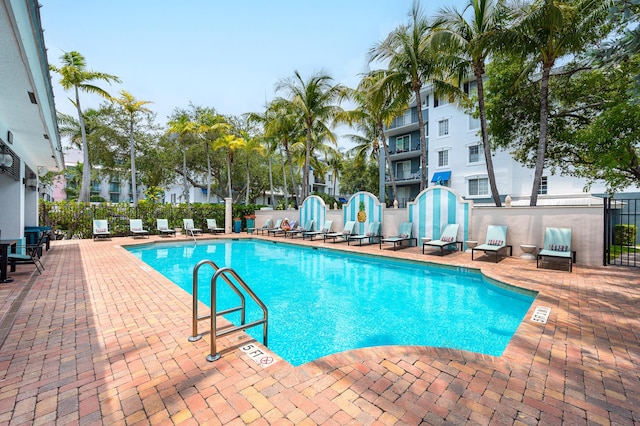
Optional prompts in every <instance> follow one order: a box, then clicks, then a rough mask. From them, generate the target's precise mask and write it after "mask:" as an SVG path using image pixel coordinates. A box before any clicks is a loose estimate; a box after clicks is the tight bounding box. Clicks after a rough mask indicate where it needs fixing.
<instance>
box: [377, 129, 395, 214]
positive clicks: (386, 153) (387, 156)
mask: <svg viewBox="0 0 640 426" xmlns="http://www.w3.org/2000/svg"><path fill="white" fill-rule="evenodd" d="M378 127H379V131H380V134H381V135H382V137H381V139H382V148H383V149H384V156H385V159H386V161H387V166H388V167H389V179H391V196H392V197H393V200H391V204H393V202H394V201H396V200H397V199H398V188H397V187H396V176H395V174H394V173H393V166H392V165H391V154H390V153H389V144H387V138H386V136H385V135H384V126H383V125H382V123H378Z"/></svg>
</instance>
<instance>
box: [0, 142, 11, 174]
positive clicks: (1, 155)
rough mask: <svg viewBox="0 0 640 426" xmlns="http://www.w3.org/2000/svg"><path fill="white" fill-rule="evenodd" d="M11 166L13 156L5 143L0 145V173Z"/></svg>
mask: <svg viewBox="0 0 640 426" xmlns="http://www.w3.org/2000/svg"><path fill="white" fill-rule="evenodd" d="M12 166H13V156H12V155H11V152H9V150H8V149H7V146H6V145H0V173H4V172H6V171H7V170H8V169H10V168H11V167H12Z"/></svg>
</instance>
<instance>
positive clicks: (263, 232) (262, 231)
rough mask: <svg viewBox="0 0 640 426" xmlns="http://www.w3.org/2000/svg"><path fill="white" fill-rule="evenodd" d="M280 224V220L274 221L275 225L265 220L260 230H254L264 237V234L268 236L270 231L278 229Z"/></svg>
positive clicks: (271, 221)
mask: <svg viewBox="0 0 640 426" xmlns="http://www.w3.org/2000/svg"><path fill="white" fill-rule="evenodd" d="M281 224H282V219H278V220H276V223H275V224H274V223H273V220H272V219H267V222H266V223H265V224H264V226H263V227H262V228H256V232H259V233H260V234H262V235H264V234H265V232H266V233H267V234H268V233H269V230H270V229H279V228H280V225H281ZM267 225H268V226H267Z"/></svg>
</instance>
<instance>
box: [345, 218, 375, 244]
mask: <svg viewBox="0 0 640 426" xmlns="http://www.w3.org/2000/svg"><path fill="white" fill-rule="evenodd" d="M380 225H381V224H380V222H370V223H369V226H368V227H367V232H365V233H364V234H358V235H350V236H349V238H348V239H347V245H351V241H358V242H359V243H360V244H359V245H362V241H363V240H369V244H373V243H374V242H376V241H377V242H378V243H379V242H380V238H382V236H381V235H380V228H381V226H380Z"/></svg>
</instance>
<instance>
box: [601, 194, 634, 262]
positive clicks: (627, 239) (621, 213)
mask: <svg viewBox="0 0 640 426" xmlns="http://www.w3.org/2000/svg"><path fill="white" fill-rule="evenodd" d="M638 225H640V199H637V198H624V199H622V198H620V199H616V198H605V199H604V259H603V263H604V265H618V266H634V267H640V234H639V233H638Z"/></svg>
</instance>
